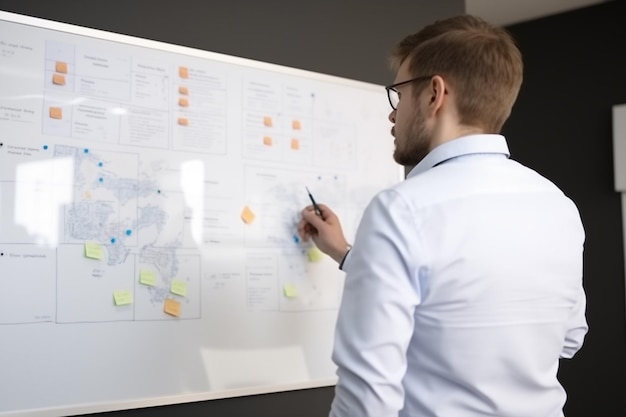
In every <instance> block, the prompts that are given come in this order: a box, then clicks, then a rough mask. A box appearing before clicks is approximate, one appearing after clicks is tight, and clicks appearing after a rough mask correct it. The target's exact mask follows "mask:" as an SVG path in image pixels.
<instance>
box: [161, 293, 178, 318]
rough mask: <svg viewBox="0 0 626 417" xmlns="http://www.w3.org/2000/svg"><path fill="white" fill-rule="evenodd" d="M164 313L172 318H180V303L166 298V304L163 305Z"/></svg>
mask: <svg viewBox="0 0 626 417" xmlns="http://www.w3.org/2000/svg"><path fill="white" fill-rule="evenodd" d="M163 311H165V312H166V313H167V314H169V315H170V316H174V317H178V316H180V303H179V302H178V301H176V300H172V299H171V298H166V299H165V303H164V304H163Z"/></svg>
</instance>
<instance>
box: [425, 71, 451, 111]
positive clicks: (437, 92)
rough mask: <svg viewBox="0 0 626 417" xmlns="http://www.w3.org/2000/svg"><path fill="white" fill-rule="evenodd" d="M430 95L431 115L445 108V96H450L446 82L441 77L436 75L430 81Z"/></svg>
mask: <svg viewBox="0 0 626 417" xmlns="http://www.w3.org/2000/svg"><path fill="white" fill-rule="evenodd" d="M428 93H429V94H430V101H429V104H428V106H429V111H430V113H432V114H435V113H437V112H438V111H439V109H441V107H442V106H443V104H444V102H445V99H446V97H445V96H446V94H448V91H447V90H446V82H445V80H444V79H443V78H442V77H441V76H439V75H435V76H434V77H433V78H432V79H431V80H430V84H429V86H428Z"/></svg>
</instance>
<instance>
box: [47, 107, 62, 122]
mask: <svg viewBox="0 0 626 417" xmlns="http://www.w3.org/2000/svg"><path fill="white" fill-rule="evenodd" d="M49 114H50V118H51V119H62V118H63V109H62V108H61V107H50V113H49Z"/></svg>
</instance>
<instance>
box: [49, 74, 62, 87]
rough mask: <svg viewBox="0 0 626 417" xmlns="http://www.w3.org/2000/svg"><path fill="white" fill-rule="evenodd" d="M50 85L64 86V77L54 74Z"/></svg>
mask: <svg viewBox="0 0 626 417" xmlns="http://www.w3.org/2000/svg"><path fill="white" fill-rule="evenodd" d="M52 84H54V85H65V76H64V75H61V74H54V75H53V76H52Z"/></svg>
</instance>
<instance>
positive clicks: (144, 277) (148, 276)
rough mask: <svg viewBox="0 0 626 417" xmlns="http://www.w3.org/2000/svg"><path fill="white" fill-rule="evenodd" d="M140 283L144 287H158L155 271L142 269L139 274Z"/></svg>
mask: <svg viewBox="0 0 626 417" xmlns="http://www.w3.org/2000/svg"><path fill="white" fill-rule="evenodd" d="M139 283H140V284H143V285H152V286H154V285H157V276H156V274H155V273H154V271H150V270H149V269H142V270H141V271H140V272H139Z"/></svg>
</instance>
